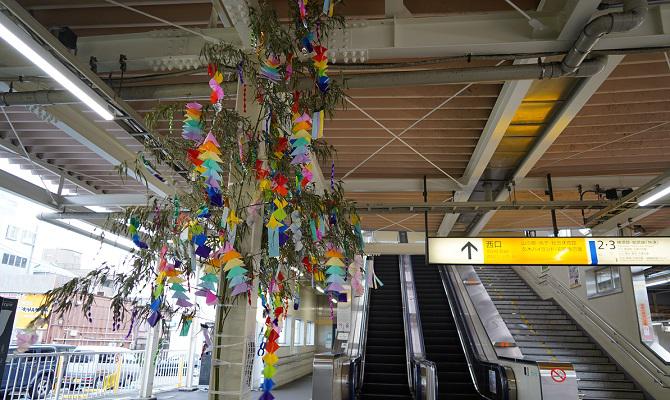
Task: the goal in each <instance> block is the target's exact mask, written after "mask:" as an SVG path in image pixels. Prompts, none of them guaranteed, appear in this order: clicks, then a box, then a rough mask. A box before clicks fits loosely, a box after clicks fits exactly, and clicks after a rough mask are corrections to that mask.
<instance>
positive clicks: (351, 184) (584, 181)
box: [343, 175, 655, 193]
mask: <svg viewBox="0 0 670 400" xmlns="http://www.w3.org/2000/svg"><path fill="white" fill-rule="evenodd" d="M654 177H655V176H654V175H621V176H615V175H593V176H557V177H553V178H552V179H553V181H554V189H556V190H574V191H575V192H576V191H577V187H578V186H579V185H582V187H584V188H593V187H595V186H596V185H599V186H600V187H601V188H607V189H608V188H637V187H640V186H642V185H644V184H645V183H647V182H649V181H650V180H651V179H653V178H654ZM427 184H428V192H452V191H458V190H460V189H461V187H460V186H458V185H456V183H455V182H454V181H452V180H451V179H449V178H428V180H427ZM546 186H547V183H546V179H545V178H543V177H526V178H523V179H522V180H521V181H519V182H516V189H517V190H544V189H545V188H546ZM343 187H344V190H345V192H346V193H389V192H422V191H423V179H419V178H416V179H415V178H398V179H395V178H375V179H373V178H369V179H368V178H347V179H344V180H343Z"/></svg>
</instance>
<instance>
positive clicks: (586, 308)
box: [531, 274, 670, 388]
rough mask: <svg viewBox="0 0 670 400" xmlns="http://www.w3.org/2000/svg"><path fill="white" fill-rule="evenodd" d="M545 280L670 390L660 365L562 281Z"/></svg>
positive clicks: (554, 279) (535, 276) (537, 277)
mask: <svg viewBox="0 0 670 400" xmlns="http://www.w3.org/2000/svg"><path fill="white" fill-rule="evenodd" d="M531 276H534V278H535V279H536V281H537V283H538V284H542V281H541V280H540V277H539V276H537V275H533V274H531ZM544 279H546V281H547V282H549V284H550V285H551V286H553V287H554V289H556V290H558V291H560V292H562V293H563V294H565V295H566V296H565V297H566V299H568V301H570V302H571V303H572V304H573V306H575V307H577V308H578V309H581V311H582V315H584V316H585V317H586V318H588V319H589V321H590V322H592V323H593V325H595V326H596V327H597V328H598V329H599V330H600V331H601V332H602V333H603V334H604V335H605V336H606V337H607V338H608V339H609V340H610V341H611V342H612V343H614V344H616V345H617V346H618V347H619V348H620V349H621V350H622V351H623V352H624V353H625V354H626V355H628V356H629V357H630V358H631V359H632V360H633V361H634V362H635V363H636V364H637V365H638V366H639V367H640V368H642V370H643V371H644V372H645V373H646V374H647V375H649V376H650V377H651V378H652V380H653V381H654V382H655V383H657V384H659V385H661V387H663V388H670V385H667V384H666V383H665V382H663V380H662V378H659V377H657V375H656V373H659V374H662V375H663V376H664V377H667V376H670V375H669V374H667V373H666V372H665V371H663V370H662V369H661V368H660V367H658V365H656V363H655V362H654V361H653V360H652V359H650V358H649V357H647V356H646V355H645V354H644V353H642V352H641V351H640V350H639V349H638V348H637V347H636V346H635V344H634V343H632V342H631V341H630V340H628V339H627V338H626V337H625V336H624V335H622V334H621V333H620V332H619V331H618V330H617V329H616V328H615V327H613V326H612V325H611V324H610V323H609V322H607V321H605V319H603V318H602V317H601V316H600V315H599V314H598V313H597V312H596V311H594V310H593V309H592V308H591V307H589V306H588V305H586V304H584V302H582V300H581V299H580V298H579V297H577V295H575V294H574V293H572V291H571V290H569V289H568V288H567V287H566V286H565V285H564V284H563V283H562V282H560V281H559V280H558V279H556V278H555V277H554V276H551V275H545V276H544ZM586 311H588V313H590V314H592V316H595V319H594V318H593V317H592V316H589V315H587V314H586ZM596 319H597V320H598V321H600V322H601V323H602V324H603V325H605V327H606V328H607V329H609V330H610V332H611V333H613V335H610V333H608V332H607V331H606V330H605V329H604V328H603V327H602V326H601V325H600V324H599V323H598V322H596ZM617 337H619V338H620V339H621V340H622V341H623V342H624V343H625V344H627V345H628V346H630V347H631V348H632V349H633V350H635V352H636V353H637V354H638V355H639V356H641V357H642V358H643V359H644V360H645V361H647V362H648V363H649V364H650V365H652V366H654V368H655V369H656V371H655V372H656V373H654V371H652V370H650V369H649V368H648V367H647V366H646V365H645V364H644V363H641V362H640V361H639V360H637V359H636V357H635V356H634V354H633V353H632V352H631V351H630V350H628V349H626V348H625V347H624V346H623V345H622V344H621V343H620V342H619V340H617Z"/></svg>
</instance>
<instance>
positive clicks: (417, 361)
mask: <svg viewBox="0 0 670 400" xmlns="http://www.w3.org/2000/svg"><path fill="white" fill-rule="evenodd" d="M398 257H399V272H400V290H401V293H402V312H403V328H404V332H405V356H406V360H407V380H408V383H409V387H410V389H411V390H412V393H413V394H414V398H415V399H416V400H422V399H427V400H433V399H435V396H436V393H437V379H436V378H435V375H436V371H437V367H436V365H435V363H433V362H432V361H429V360H427V359H426V351H425V346H424V342H423V329H422V327H421V316H420V315H419V304H418V301H417V293H416V287H415V285H414V274H413V271H412V261H411V258H410V257H409V256H407V255H403V256H398ZM410 276H411V279H410V280H408V279H407V278H408V277H410ZM409 292H411V293H412V294H413V298H412V299H410V298H409V296H408V293H409ZM410 303H411V304H410ZM410 306H413V307H412V308H413V309H414V312H413V313H411V312H410ZM422 369H424V370H425V371H426V382H425V386H426V389H425V393H423V391H422V389H423V386H424V382H423V381H422V376H423V375H422V374H421V370H422Z"/></svg>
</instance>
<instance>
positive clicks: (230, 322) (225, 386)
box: [209, 82, 265, 400]
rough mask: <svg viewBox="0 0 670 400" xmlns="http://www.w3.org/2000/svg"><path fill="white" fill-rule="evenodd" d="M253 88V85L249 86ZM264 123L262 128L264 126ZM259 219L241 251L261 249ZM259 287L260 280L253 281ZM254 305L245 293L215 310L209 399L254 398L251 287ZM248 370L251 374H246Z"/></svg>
mask: <svg viewBox="0 0 670 400" xmlns="http://www.w3.org/2000/svg"><path fill="white" fill-rule="evenodd" d="M249 89H250V88H249ZM242 93H243V88H242V84H241V83H239V82H238V88H237V103H236V106H235V108H236V110H237V111H238V112H239V113H240V114H242V115H245V116H247V117H248V118H250V120H251V121H252V123H253V122H255V120H256V119H257V118H258V115H259V112H260V106H259V105H258V104H257V103H256V101H255V99H256V94H255V92H254V91H251V90H250V92H249V93H248V94H247V104H246V113H244V112H243V110H244V108H245V107H244V105H243V103H242V102H243V99H242ZM263 126H264V125H263V124H261V125H260V127H259V129H263ZM258 157H259V158H264V157H265V154H259V155H258ZM244 191H245V192H246V193H243V194H242V198H252V199H253V198H254V194H255V193H254V192H255V182H252V184H251V185H249V187H248V188H245V189H244ZM260 213H261V217H260V218H259V219H258V220H257V221H256V223H255V224H254V226H253V228H252V229H250V230H249V232H248V236H247V237H246V238H245V240H244V242H243V243H242V245H241V246H240V248H239V249H237V250H238V251H240V253H241V254H242V255H245V254H247V253H252V254H255V253H258V252H259V251H260V246H261V238H262V232H263V229H264V228H265V226H264V224H263V221H262V215H263V210H262V209H261V210H260ZM259 262H260V257H257V258H256V259H255V260H254V265H253V266H252V265H247V267H246V268H247V269H249V270H251V268H257V267H258V263H259ZM226 285H227V281H226V279H225V276H224V274H223V273H221V275H220V277H219V293H222V292H223V289H224V288H225V286H226ZM252 285H253V287H256V285H257V282H253V283H252ZM251 293H252V298H251V306H249V304H248V299H247V296H246V295H239V296H237V297H236V298H235V299H234V300H233V302H231V303H225V304H219V305H218V307H217V310H216V321H215V323H214V333H213V338H212V342H213V349H212V370H211V375H210V383H209V400H233V399H234V400H238V399H249V398H251V393H250V390H251V387H249V381H248V380H249V379H250V378H251V376H250V372H251V367H252V365H253V357H254V354H255V351H254V352H253V353H248V352H247V346H253V345H254V339H255V335H254V333H255V332H254V331H255V328H256V300H257V295H256V293H255V290H253V289H252V291H251ZM245 371H246V373H248V374H249V376H246V375H245Z"/></svg>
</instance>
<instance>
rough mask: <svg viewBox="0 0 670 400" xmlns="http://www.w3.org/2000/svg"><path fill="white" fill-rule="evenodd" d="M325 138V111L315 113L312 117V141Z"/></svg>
mask: <svg viewBox="0 0 670 400" xmlns="http://www.w3.org/2000/svg"><path fill="white" fill-rule="evenodd" d="M322 137H323V110H320V111H315V112H314V114H313V115H312V139H314V140H315V139H321V138H322Z"/></svg>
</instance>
